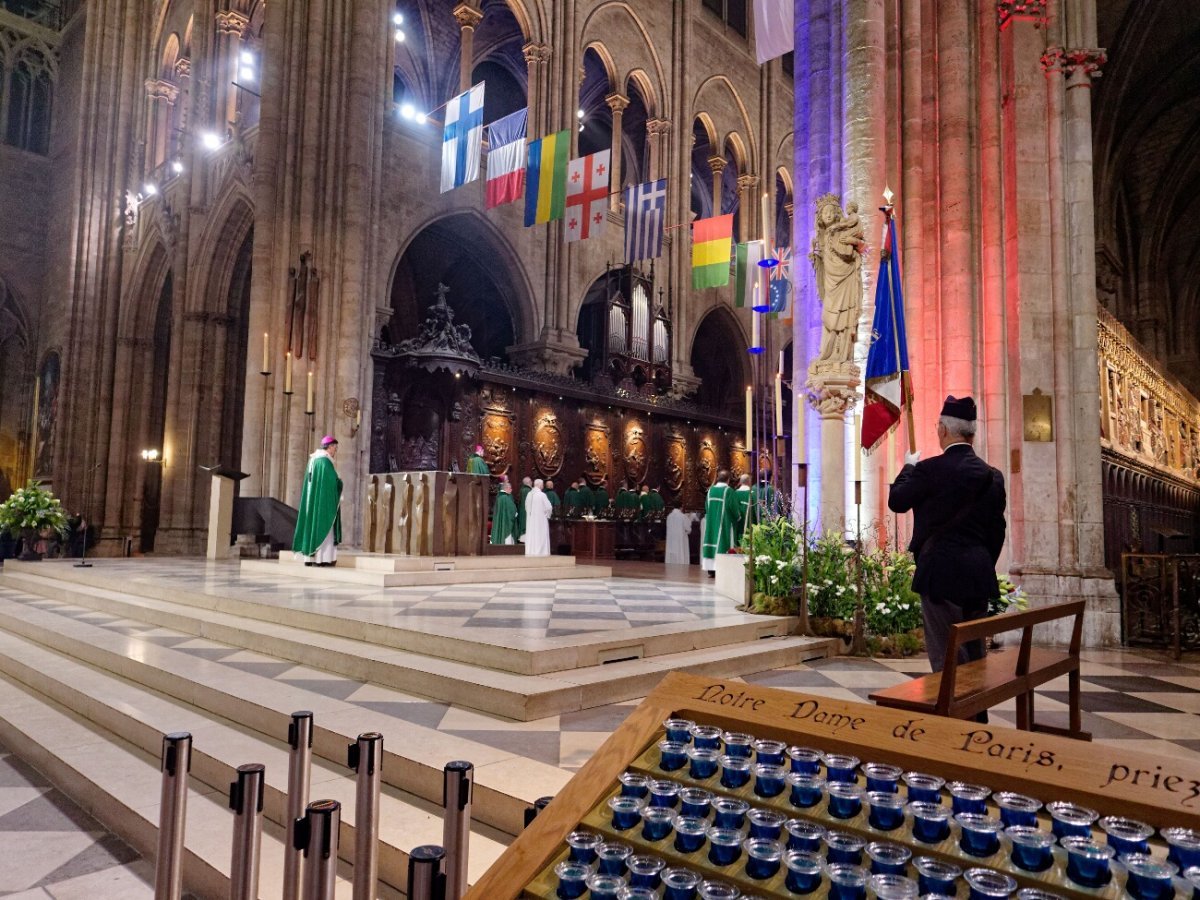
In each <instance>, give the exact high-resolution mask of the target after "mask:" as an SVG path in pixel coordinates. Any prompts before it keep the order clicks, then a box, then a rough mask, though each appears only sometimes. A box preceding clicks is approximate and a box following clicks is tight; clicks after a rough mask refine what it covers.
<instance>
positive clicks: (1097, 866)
mask: <svg viewBox="0 0 1200 900" xmlns="http://www.w3.org/2000/svg"><path fill="white" fill-rule="evenodd" d="M1058 842H1059V844H1061V845H1062V848H1063V849H1064V850H1066V851H1067V877H1068V878H1070V879H1071V880H1072V881H1073V882H1075V883H1076V884H1078V885H1082V886H1083V887H1090V888H1098V887H1104V885H1106V884H1108V882H1109V881H1111V880H1112V869H1111V867H1110V865H1109V860H1111V859H1112V858H1113V857H1114V856H1116V855H1117V851H1116V850H1114V849H1113V848H1112V847H1110V846H1108V844H1098V843H1096V842H1095V841H1093V840H1092V839H1091V838H1085V837H1076V836H1068V837H1065V838H1060V839H1059V841H1058Z"/></svg>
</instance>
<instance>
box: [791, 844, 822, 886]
mask: <svg viewBox="0 0 1200 900" xmlns="http://www.w3.org/2000/svg"><path fill="white" fill-rule="evenodd" d="M783 864H784V866H785V867H786V868H787V875H785V876H784V882H783V883H784V885H785V886H786V887H787V889H788V890H789V891H791V892H792V893H793V894H811V893H813V891H815V890H817V888H819V887H820V886H821V870H822V868H823V866H822V865H821V857H819V856H818V855H817V854H815V853H810V852H808V851H806V850H789V851H788V852H787V853H786V854H785V855H784V857H783Z"/></svg>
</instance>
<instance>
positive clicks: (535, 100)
mask: <svg viewBox="0 0 1200 900" xmlns="http://www.w3.org/2000/svg"><path fill="white" fill-rule="evenodd" d="M521 49H522V51H523V52H524V54H525V67H526V69H527V71H528V81H529V88H528V90H527V92H526V106H527V107H528V109H529V119H528V125H527V129H528V135H529V140H536V139H537V138H538V137H539V136H540V135H541V134H542V130H543V122H544V121H545V116H544V115H543V111H542V96H543V95H542V88H543V86H544V81H545V76H546V64H547V63H548V62H549V60H550V48H549V47H547V46H546V45H545V44H526V45H525V46H524V47H522V48H521Z"/></svg>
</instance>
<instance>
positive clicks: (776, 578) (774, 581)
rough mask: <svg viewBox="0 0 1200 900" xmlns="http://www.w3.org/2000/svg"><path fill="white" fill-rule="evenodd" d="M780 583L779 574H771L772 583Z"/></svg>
mask: <svg viewBox="0 0 1200 900" xmlns="http://www.w3.org/2000/svg"><path fill="white" fill-rule="evenodd" d="M778 583H779V576H778V575H772V576H771V584H778Z"/></svg>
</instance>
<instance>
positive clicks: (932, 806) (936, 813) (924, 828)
mask: <svg viewBox="0 0 1200 900" xmlns="http://www.w3.org/2000/svg"><path fill="white" fill-rule="evenodd" d="M908 811H909V812H911V813H912V816H913V826H912V830H913V837H915V838H916V839H917V840H918V841H921V842H922V843H924V844H940V843H941V842H942V841H944V840H946V838H948V837H950V810H948V809H946V807H944V806H941V805H939V804H937V803H929V802H928V801H925V800H918V801H917V802H915V803H910V804H908Z"/></svg>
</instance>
